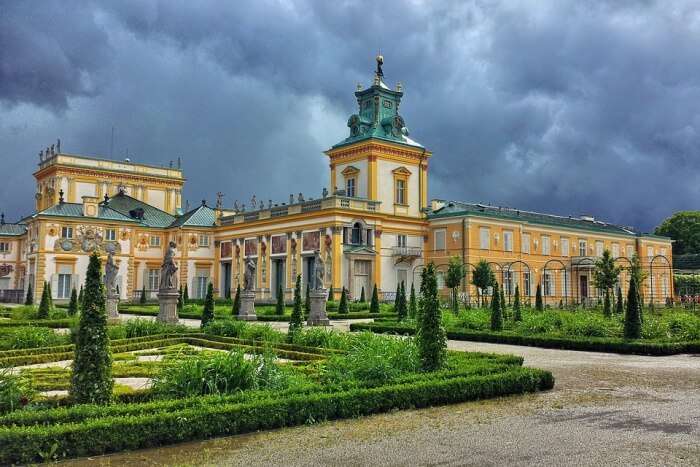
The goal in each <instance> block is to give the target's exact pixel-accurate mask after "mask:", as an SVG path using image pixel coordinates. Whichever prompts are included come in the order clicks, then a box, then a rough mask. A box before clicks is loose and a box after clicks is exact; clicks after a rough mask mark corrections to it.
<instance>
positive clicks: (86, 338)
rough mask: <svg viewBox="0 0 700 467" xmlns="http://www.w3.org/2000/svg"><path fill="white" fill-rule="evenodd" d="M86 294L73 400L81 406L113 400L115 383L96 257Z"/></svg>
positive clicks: (90, 272) (100, 272)
mask: <svg viewBox="0 0 700 467" xmlns="http://www.w3.org/2000/svg"><path fill="white" fill-rule="evenodd" d="M84 293H85V295H84V297H83V310H82V312H81V313H80V321H79V323H78V332H77V337H76V341H75V356H74V358H73V373H72V375H71V386H70V396H71V398H72V399H73V401H74V402H76V403H78V404H86V403H90V404H105V403H107V402H109V401H110V400H111V398H112V388H113V385H114V382H113V381H112V355H111V353H110V350H109V336H108V335H107V313H106V311H105V293H104V284H103V283H102V267H101V264H100V258H99V257H98V256H97V253H93V254H92V255H91V256H90V263H89V264H88V268H87V273H86V276H85V292H84Z"/></svg>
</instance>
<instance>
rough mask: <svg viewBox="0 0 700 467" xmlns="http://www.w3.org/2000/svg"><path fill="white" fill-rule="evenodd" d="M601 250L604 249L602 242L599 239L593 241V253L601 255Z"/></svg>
mask: <svg viewBox="0 0 700 467" xmlns="http://www.w3.org/2000/svg"><path fill="white" fill-rule="evenodd" d="M603 250H604V246H603V242H601V241H597V242H595V255H596V256H599V257H600V256H603Z"/></svg>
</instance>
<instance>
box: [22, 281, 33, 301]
mask: <svg viewBox="0 0 700 467" xmlns="http://www.w3.org/2000/svg"><path fill="white" fill-rule="evenodd" d="M24 304H25V305H27V306H30V305H34V288H33V287H32V283H31V282H30V283H29V285H28V286H27V297H26V298H25V299H24Z"/></svg>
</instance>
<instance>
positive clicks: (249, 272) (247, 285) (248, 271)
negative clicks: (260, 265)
mask: <svg viewBox="0 0 700 467" xmlns="http://www.w3.org/2000/svg"><path fill="white" fill-rule="evenodd" d="M255 269H256V266H255V261H253V260H252V259H248V260H246V263H245V273H244V274H243V290H245V291H246V292H252V291H253V289H254V288H255Z"/></svg>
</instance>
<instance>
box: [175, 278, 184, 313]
mask: <svg viewBox="0 0 700 467" xmlns="http://www.w3.org/2000/svg"><path fill="white" fill-rule="evenodd" d="M184 307H185V304H184V301H183V300H182V285H180V290H179V291H178V294H177V313H178V315H179V314H180V313H182V310H183V309H184Z"/></svg>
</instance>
